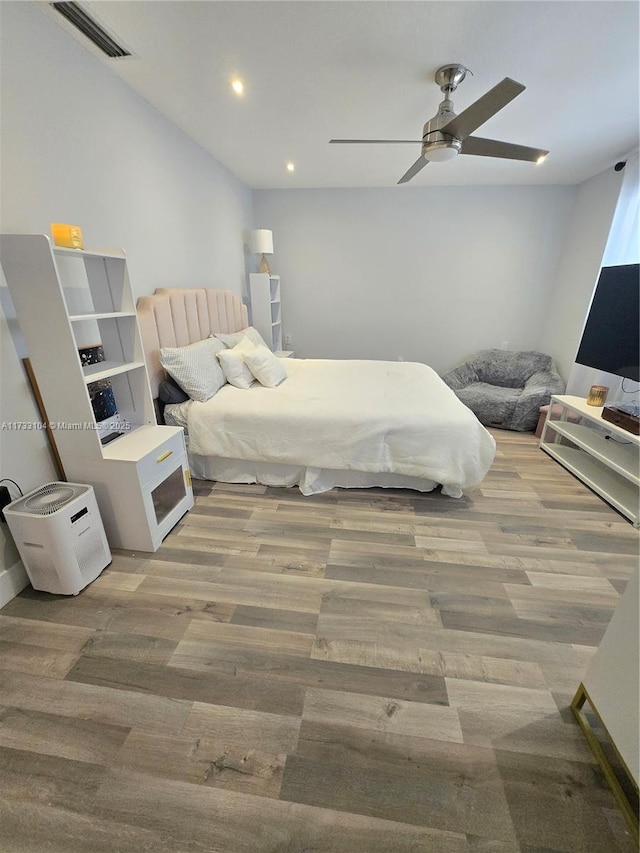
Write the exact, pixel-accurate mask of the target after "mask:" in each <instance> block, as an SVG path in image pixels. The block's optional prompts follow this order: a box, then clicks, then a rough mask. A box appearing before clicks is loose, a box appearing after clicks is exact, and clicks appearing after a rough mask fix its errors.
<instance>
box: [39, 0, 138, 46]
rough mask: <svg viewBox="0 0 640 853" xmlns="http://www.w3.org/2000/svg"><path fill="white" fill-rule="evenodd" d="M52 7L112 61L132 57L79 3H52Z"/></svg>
mask: <svg viewBox="0 0 640 853" xmlns="http://www.w3.org/2000/svg"><path fill="white" fill-rule="evenodd" d="M51 6H52V7H53V8H54V9H55V10H56V12H60V14H61V15H62V16H63V17H65V18H66V19H67V21H69V22H70V23H71V24H73V26H74V27H77V28H78V29H79V30H80V32H81V33H82V34H83V35H85V36H86V37H87V38H88V39H89V41H91V42H93V44H95V46H96V47H97V48H99V49H100V50H101V51H102V52H103V53H106V55H107V56H109V57H111V59H117V58H119V57H122V56H131V53H130V52H129V51H128V50H127V49H126V48H124V47H122V46H121V45H119V44H118V43H117V42H116V41H114V40H113V39H112V38H111V36H110V35H109V34H108V33H107V32H106V31H105V30H104V29H103V28H102V27H101V26H100V24H98V22H97V21H94V19H93V18H92V17H91V16H90V15H88V14H87V13H86V12H85V11H84V9H83V8H82V7H81V6H79V5H78V3H52V4H51Z"/></svg>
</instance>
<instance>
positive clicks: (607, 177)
mask: <svg viewBox="0 0 640 853" xmlns="http://www.w3.org/2000/svg"><path fill="white" fill-rule="evenodd" d="M622 178H623V173H622V172H616V171H615V170H614V169H613V167H612V168H610V169H607V170H606V171H604V172H602V173H601V174H599V175H595V176H594V177H593V178H590V179H589V180H588V181H585V182H584V183H582V184H580V186H579V187H578V193H577V197H576V200H575V204H574V207H573V210H572V211H571V217H570V221H569V227H568V229H567V232H566V235H565V243H564V248H563V251H562V255H561V257H560V263H559V264H558V269H557V271H556V273H555V277H554V286H553V290H552V292H551V298H550V301H549V306H548V312H547V319H546V323H545V326H544V330H543V334H542V337H541V345H542V346H541V348H542V349H543V350H544V351H545V352H548V353H549V354H550V355H552V356H553V358H554V360H555V362H556V365H557V367H558V370H559V371H560V373H561V374H562V375H563V377H564V378H565V380H567V381H568V380H570V382H569V385H568V386H567V391H568V392H569V393H571V394H578V395H580V396H586V395H587V393H588V391H589V387H590V386H591V385H592V384H593V383H600V382H601V381H603V384H608V383H607V382H604V380H605V379H606V377H603V376H602V374H601V373H598V372H597V371H594V370H591V369H590V368H584V367H580V365H577V366H576V367H575V369H574V359H575V356H576V353H577V352H578V346H579V345H580V338H581V337H582V329H583V327H584V323H585V321H586V318H587V313H588V310H589V306H590V304H591V299H592V296H593V291H594V288H595V286H596V282H597V281H598V276H599V275H600V266H601V263H602V257H603V255H604V250H605V246H606V243H607V238H608V236H609V231H610V228H611V222H612V220H613V215H614V212H615V208H616V202H617V199H618V195H619V193H620V186H621V184H622ZM612 381H614V382H615V383H616V385H618V384H619V382H620V380H619V378H616V377H613V378H612Z"/></svg>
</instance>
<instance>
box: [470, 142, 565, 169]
mask: <svg viewBox="0 0 640 853" xmlns="http://www.w3.org/2000/svg"><path fill="white" fill-rule="evenodd" d="M460 153H461V154H474V155H475V156H476V157H502V158H504V159H505V160H527V161H528V162H530V163H536V162H537V161H538V160H539V159H540V158H541V157H543V158H544V157H546V156H547V154H548V153H549V152H548V151H545V150H544V149H543V148H529V147H528V146H527V145H513V144H512V143H511V142H498V140H497V139H483V138H482V137H481V136H467V138H466V139H465V141H464V142H463V143H462V151H461V152H460Z"/></svg>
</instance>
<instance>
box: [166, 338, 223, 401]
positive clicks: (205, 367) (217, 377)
mask: <svg viewBox="0 0 640 853" xmlns="http://www.w3.org/2000/svg"><path fill="white" fill-rule="evenodd" d="M222 349H224V344H223V343H222V342H221V341H218V340H216V338H206V339H205V340H204V341H197V342H196V343H195V344H189V345H188V346H186V347H162V349H161V350H160V364H161V365H162V366H163V367H164V369H165V370H166V371H167V373H168V374H169V376H171V377H172V378H173V379H175V381H176V382H177V383H178V385H179V386H180V387H181V388H182V389H183V391H186V393H187V394H188V395H189V397H191V399H192V400H198V401H199V402H200V403H204V402H205V401H206V400H209V399H210V398H211V397H213V395H214V394H215V393H216V392H217V391H219V390H220V389H221V388H222V386H223V385H224V384H225V382H226V379H225V376H224V373H223V372H222V369H221V367H220V365H219V364H218V362H217V361H216V353H218V352H220V350H222Z"/></svg>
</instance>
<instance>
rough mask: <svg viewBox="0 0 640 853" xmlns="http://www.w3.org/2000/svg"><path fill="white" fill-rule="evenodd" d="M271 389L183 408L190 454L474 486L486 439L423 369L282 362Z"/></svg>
mask: <svg viewBox="0 0 640 853" xmlns="http://www.w3.org/2000/svg"><path fill="white" fill-rule="evenodd" d="M284 364H285V365H286V368H287V374H288V375H287V379H286V380H284V382H282V383H281V384H280V385H279V386H278V387H277V388H264V387H262V386H261V385H259V384H258V383H254V384H253V385H252V386H251V388H249V389H247V390H241V389H238V388H234V387H233V386H232V385H225V386H224V387H223V388H221V389H220V391H218V393H217V394H216V395H215V396H214V397H212V399H211V400H208V401H207V402H206V403H200V402H196V401H193V402H191V403H190V404H189V408H188V414H187V426H188V432H189V452H190V453H195V454H199V455H201V456H217V457H226V458H229V459H242V460H250V461H261V462H270V463H284V464H291V465H300V466H309V467H314V468H327V469H333V470H348V471H367V472H394V473H396V474H403V475H407V476H411V477H420V478H425V479H431V480H434V481H435V482H436V483H440V484H442V486H443V491H444V492H445V493H446V494H449V495H452V496H459V495H460V494H461V493H462V492H466V491H469V490H470V489H473V488H474V487H476V486H478V485H479V484H480V483H481V481H482V479H483V478H484V476H485V474H486V473H487V471H488V470H489V467H490V466H491V463H492V462H493V458H494V455H495V442H494V440H493V437H492V436H491V435H490V434H489V433H488V432H487V430H486V429H485V428H484V427H483V426H482V424H480V422H479V421H478V419H477V418H476V416H475V415H474V414H473V412H471V410H470V409H468V408H467V407H466V406H464V405H463V404H462V403H461V402H460V401H459V400H458V398H457V397H456V395H455V394H454V393H453V391H451V389H450V388H448V387H447V386H446V385H445V384H444V382H443V381H442V380H441V379H440V377H439V376H438V375H437V373H435V371H433V370H432V369H431V368H430V367H427V366H426V365H425V364H417V363H413V362H386V361H333V360H325V359H304V360H303V359H287V360H286V361H285V362H284Z"/></svg>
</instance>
